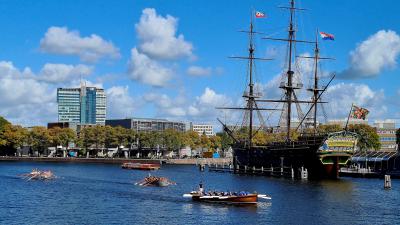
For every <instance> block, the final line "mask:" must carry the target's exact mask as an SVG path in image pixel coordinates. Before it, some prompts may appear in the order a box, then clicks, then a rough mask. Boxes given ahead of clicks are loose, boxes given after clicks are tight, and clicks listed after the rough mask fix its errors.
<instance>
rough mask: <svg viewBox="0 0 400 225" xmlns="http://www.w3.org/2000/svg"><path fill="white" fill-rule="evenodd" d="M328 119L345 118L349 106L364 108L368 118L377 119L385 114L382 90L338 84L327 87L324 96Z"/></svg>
mask: <svg viewBox="0 0 400 225" xmlns="http://www.w3.org/2000/svg"><path fill="white" fill-rule="evenodd" d="M324 100H327V101H328V102H329V103H328V105H327V108H328V109H329V110H328V112H327V113H328V117H329V118H343V117H346V116H347V114H348V111H349V110H350V107H351V104H353V103H354V104H355V105H358V106H361V107H365V108H367V109H368V110H369V111H370V116H371V117H375V118H379V117H381V116H384V115H385V113H386V112H387V106H386V104H385V101H386V99H385V95H384V91H383V90H375V91H374V90H372V89H371V88H370V87H369V86H368V85H365V84H355V83H338V84H335V85H332V86H331V87H329V88H328V89H327V91H326V94H325V95H324Z"/></svg>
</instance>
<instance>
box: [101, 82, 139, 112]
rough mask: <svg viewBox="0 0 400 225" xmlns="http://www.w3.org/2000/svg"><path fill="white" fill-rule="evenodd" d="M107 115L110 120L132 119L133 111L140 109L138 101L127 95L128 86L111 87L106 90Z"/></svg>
mask: <svg viewBox="0 0 400 225" xmlns="http://www.w3.org/2000/svg"><path fill="white" fill-rule="evenodd" d="M106 94H107V109H108V110H107V111H108V112H107V115H108V116H109V117H110V118H125V117H132V116H133V113H134V112H135V110H136V109H137V108H138V107H140V105H141V103H140V101H139V100H135V99H134V98H133V97H132V96H130V95H129V87H128V86H125V87H123V86H113V87H111V88H108V89H107V90H106Z"/></svg>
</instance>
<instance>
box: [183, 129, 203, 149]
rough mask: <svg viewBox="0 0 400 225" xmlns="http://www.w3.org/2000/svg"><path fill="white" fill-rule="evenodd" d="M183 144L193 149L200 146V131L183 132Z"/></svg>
mask: <svg viewBox="0 0 400 225" xmlns="http://www.w3.org/2000/svg"><path fill="white" fill-rule="evenodd" d="M182 145H184V146H189V147H190V148H191V149H196V148H199V147H200V146H201V140H200V136H199V133H197V132H196V131H192V130H191V131H187V132H185V133H183V135H182Z"/></svg>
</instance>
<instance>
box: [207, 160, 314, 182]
mask: <svg viewBox="0 0 400 225" xmlns="http://www.w3.org/2000/svg"><path fill="white" fill-rule="evenodd" d="M208 170H209V171H210V172H218V173H235V174H246V175H258V176H271V177H285V178H295V177H296V178H297V177H299V178H301V179H307V178H308V172H307V169H304V168H301V170H299V171H297V170H295V169H294V168H292V167H259V168H257V167H254V166H253V167H249V166H236V168H234V166H233V165H232V164H223V165H218V164H212V165H208Z"/></svg>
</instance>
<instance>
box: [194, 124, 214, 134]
mask: <svg viewBox="0 0 400 225" xmlns="http://www.w3.org/2000/svg"><path fill="white" fill-rule="evenodd" d="M190 130H192V131H195V132H197V133H198V134H199V135H203V134H205V135H207V136H214V135H215V133H214V126H213V125H211V124H194V123H190Z"/></svg>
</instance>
